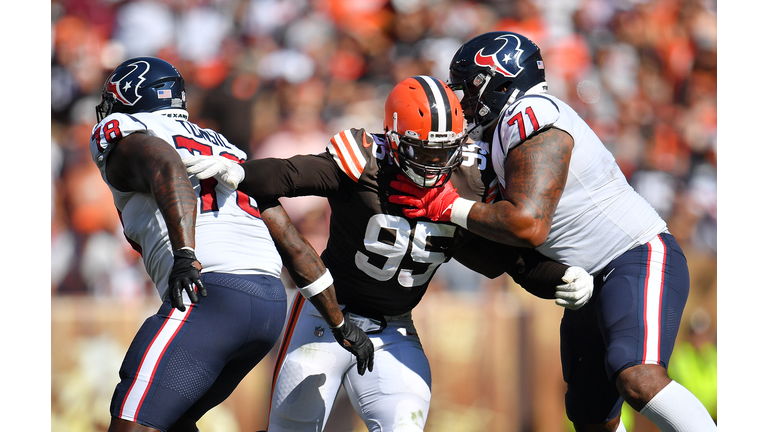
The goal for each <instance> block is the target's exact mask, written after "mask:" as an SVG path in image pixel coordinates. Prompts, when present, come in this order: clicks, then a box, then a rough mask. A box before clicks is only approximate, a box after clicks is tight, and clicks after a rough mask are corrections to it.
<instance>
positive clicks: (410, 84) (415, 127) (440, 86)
mask: <svg viewBox="0 0 768 432" xmlns="http://www.w3.org/2000/svg"><path fill="white" fill-rule="evenodd" d="M384 112H385V117H384V132H385V134H386V138H387V145H388V146H389V150H390V154H391V155H392V158H393V159H394V160H395V163H396V164H397V166H398V167H399V168H400V170H401V171H402V172H403V174H405V175H406V176H407V177H408V178H410V179H411V180H412V181H413V182H414V183H416V184H417V185H418V186H421V187H437V186H440V185H442V184H444V183H445V182H447V181H448V178H449V177H450V175H451V171H452V170H453V169H454V168H456V167H457V166H459V164H460V163H461V160H462V158H461V148H462V146H463V145H464V143H465V142H466V140H467V134H466V133H465V126H464V116H463V114H462V112H461V104H460V102H459V99H458V97H456V94H454V93H453V90H451V89H450V88H448V86H447V85H446V84H445V83H444V82H442V81H440V80H439V79H437V78H433V77H430V76H424V75H421V76H415V77H411V78H407V79H404V80H403V81H401V82H399V83H398V84H397V85H396V86H395V88H393V89H392V92H390V93H389V97H387V102H386V103H385V104H384Z"/></svg>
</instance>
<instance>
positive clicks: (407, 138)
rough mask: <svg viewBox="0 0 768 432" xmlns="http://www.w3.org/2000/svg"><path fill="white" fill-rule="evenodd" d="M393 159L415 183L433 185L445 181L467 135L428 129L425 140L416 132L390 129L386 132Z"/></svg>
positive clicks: (453, 166)
mask: <svg viewBox="0 0 768 432" xmlns="http://www.w3.org/2000/svg"><path fill="white" fill-rule="evenodd" d="M386 137H387V142H388V143H389V147H390V148H391V149H392V150H393V151H394V155H393V156H394V160H395V163H396V164H397V166H398V167H399V168H400V171H402V173H403V174H405V175H406V176H407V177H408V178H409V179H411V181H412V182H414V183H415V184H416V185H417V186H419V187H425V188H433V187H439V186H442V185H443V184H445V183H446V182H447V181H448V180H449V179H450V177H451V172H452V171H453V169H454V168H456V167H458V166H459V164H461V160H462V159H461V148H462V146H463V145H464V143H466V141H467V135H466V134H464V133H461V134H458V136H457V134H456V133H455V132H434V131H430V132H429V134H428V137H427V139H426V140H422V139H419V138H418V137H417V134H416V133H414V132H412V131H406V132H405V134H401V133H398V132H396V131H394V130H388V131H387V133H386Z"/></svg>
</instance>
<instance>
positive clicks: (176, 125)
mask: <svg viewBox="0 0 768 432" xmlns="http://www.w3.org/2000/svg"><path fill="white" fill-rule="evenodd" d="M185 99H186V94H185V86H184V79H183V78H182V77H181V75H180V74H179V72H178V71H177V70H176V68H174V67H173V66H172V65H171V64H169V63H168V62H166V61H164V60H160V59H157V58H152V57H138V58H133V59H130V60H128V61H126V62H124V63H123V64H121V65H120V66H118V67H117V68H116V69H115V70H114V72H112V73H111V74H110V75H109V77H108V78H107V81H106V83H105V85H104V89H103V93H102V100H101V103H100V104H99V105H98V106H97V107H96V113H97V118H98V124H97V125H96V126H95V127H94V129H93V134H92V136H91V143H90V148H91V155H92V157H93V160H94V162H95V163H96V165H98V167H99V169H100V170H101V174H102V178H103V179H104V181H105V182H106V183H107V184H108V185H109V187H110V189H111V191H112V194H113V196H114V202H115V206H116V207H117V210H118V212H119V214H120V219H121V221H122V223H123V228H124V233H125V237H126V239H127V240H128V242H129V243H130V244H131V245H132V246H133V247H134V248H135V249H136V250H137V251H138V252H139V253H140V254H141V256H142V258H143V260H144V265H145V267H146V269H147V272H148V273H149V275H150V276H151V278H152V281H153V282H154V283H155V285H156V287H157V291H158V294H160V297H161V298H162V299H163V304H162V306H161V307H160V309H159V311H158V312H157V314H155V315H153V316H151V317H149V318H148V319H147V320H146V321H145V322H144V324H143V326H142V327H141V329H140V330H139V332H138V333H137V334H136V337H135V338H134V340H133V342H132V344H131V346H130V348H129V349H128V352H127V354H126V356H125V359H124V360H123V364H122V366H121V368H120V383H119V384H118V385H117V387H116V389H115V392H114V395H113V397H112V403H111V408H110V411H111V414H112V422H111V424H110V427H109V430H110V431H163V432H165V431H183V432H187V431H189V432H192V431H196V430H197V427H196V426H195V423H196V421H197V420H198V419H200V417H201V416H202V415H203V414H204V413H205V412H207V411H208V410H209V409H211V408H212V407H214V406H216V405H218V404H219V403H220V402H222V401H223V400H224V399H225V398H226V397H227V396H229V394H230V393H231V392H232V391H233V390H234V388H235V387H236V386H237V384H238V383H239V382H240V381H241V380H242V378H243V377H244V376H245V375H246V374H247V373H248V372H249V371H250V370H251V369H252V368H253V367H254V366H255V365H256V364H257V363H258V362H259V361H260V360H261V359H262V358H264V356H265V355H266V354H267V353H268V352H269V351H270V349H271V348H272V347H273V346H274V344H275V343H276V342H277V339H278V337H279V336H280V333H281V330H282V328H283V324H284V319H285V311H286V309H287V302H286V299H287V297H286V292H285V289H284V287H283V284H282V282H281V281H280V272H281V270H282V267H283V264H282V262H281V255H282V257H283V258H284V259H285V260H286V266H287V267H288V268H289V271H290V272H291V275H292V277H293V278H294V280H295V281H296V283H297V284H299V286H301V287H302V288H301V289H300V291H301V293H302V294H303V295H304V296H306V297H307V298H309V299H310V301H311V302H312V303H313V304H315V305H316V307H317V309H318V310H319V311H320V313H321V314H322V315H323V317H324V319H325V320H327V324H326V325H332V326H338V327H339V328H338V329H336V332H337V333H339V334H340V335H343V336H344V337H343V339H346V340H340V342H346V343H348V345H349V346H348V349H350V350H353V351H354V352H355V354H356V355H357V357H358V359H359V360H360V362H361V365H362V366H363V367H364V368H368V367H372V366H373V345H372V343H371V341H370V340H369V339H368V337H367V336H366V335H365V333H363V332H362V331H361V330H360V329H359V328H357V327H355V326H354V325H353V324H351V323H350V322H348V321H343V315H342V313H341V309H340V308H339V306H338V303H336V300H335V292H334V288H333V286H332V282H333V279H332V278H331V276H330V273H329V272H328V271H327V269H326V268H325V266H324V265H323V263H322V261H321V260H320V257H319V256H318V255H317V253H316V252H315V251H314V249H312V247H311V246H310V245H309V244H308V243H306V241H305V240H304V238H303V237H302V236H301V235H300V234H299V233H298V232H297V231H296V230H295V228H294V227H293V225H292V224H291V222H290V219H289V218H288V216H287V214H286V213H285V211H284V210H283V209H282V207H280V206H279V205H277V203H271V204H269V205H262V206H259V205H257V202H256V201H254V200H253V199H251V198H249V197H248V196H246V195H245V194H244V193H242V192H236V191H233V190H231V189H228V188H226V187H225V186H224V185H222V184H218V182H217V181H216V180H213V179H211V180H204V181H198V180H197V179H196V178H192V179H190V178H189V177H188V175H187V173H186V170H185V167H184V164H183V163H182V162H181V157H182V156H189V155H195V154H206V155H221V156H222V157H226V158H229V159H231V160H234V161H239V160H242V159H244V158H245V154H244V153H243V152H242V151H241V150H239V149H238V148H237V147H235V146H234V145H232V144H230V143H229V142H228V141H227V139H226V138H225V137H223V136H222V135H220V134H218V133H216V132H214V131H212V130H210V129H201V128H200V127H198V126H197V125H195V124H194V123H190V122H189V121H188V120H187V116H188V115H187V111H186V100H185ZM190 180H191V181H190ZM270 234H271V236H270ZM273 238H274V241H273ZM198 258H199V261H198ZM302 298H304V297H302ZM340 348H341V347H340ZM345 352H346V351H345ZM369 370H370V369H369Z"/></svg>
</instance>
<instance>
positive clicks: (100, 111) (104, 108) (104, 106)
mask: <svg viewBox="0 0 768 432" xmlns="http://www.w3.org/2000/svg"><path fill="white" fill-rule="evenodd" d="M114 101H115V97H114V96H112V95H111V94H110V93H108V92H106V91H103V92H102V93H101V102H100V103H99V104H98V105H96V122H97V123H101V121H102V120H104V118H105V117H107V116H108V115H110V114H112V107H113V104H114Z"/></svg>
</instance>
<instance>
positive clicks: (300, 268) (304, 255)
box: [261, 201, 343, 326]
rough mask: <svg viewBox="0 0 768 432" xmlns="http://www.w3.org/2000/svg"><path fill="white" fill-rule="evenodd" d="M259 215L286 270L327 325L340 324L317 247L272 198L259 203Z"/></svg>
mask: <svg viewBox="0 0 768 432" xmlns="http://www.w3.org/2000/svg"><path fill="white" fill-rule="evenodd" d="M261 215H262V219H263V220H264V223H265V224H266V225H267V229H268V230H269V233H270V235H271V236H272V238H273V239H274V241H275V246H276V247H277V251H278V252H279V253H280V257H281V258H282V259H283V263H284V264H285V267H286V269H287V270H288V274H290V275H291V279H293V282H294V283H295V284H296V286H298V287H299V290H300V291H301V295H304V296H305V297H307V296H308V297H307V298H308V299H309V301H310V302H311V303H312V304H313V305H314V306H315V308H317V310H318V311H319V312H320V314H321V315H322V316H323V318H325V320H326V322H327V323H328V324H329V325H331V326H338V325H339V324H341V321H342V319H343V315H342V313H341V309H340V308H339V304H338V301H337V300H336V291H335V289H334V287H333V284H332V282H333V278H332V277H331V276H330V273H327V269H326V267H325V264H323V261H322V259H321V258H320V256H319V255H318V254H317V251H315V249H314V248H313V247H312V245H310V244H309V242H308V241H307V240H306V238H304V236H303V235H301V233H300V232H298V231H297V230H296V227H295V226H294V225H293V223H291V220H290V217H289V216H288V214H287V213H286V212H285V209H283V207H282V206H281V205H279V203H277V202H276V201H272V202H267V203H265V204H263V205H261Z"/></svg>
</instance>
